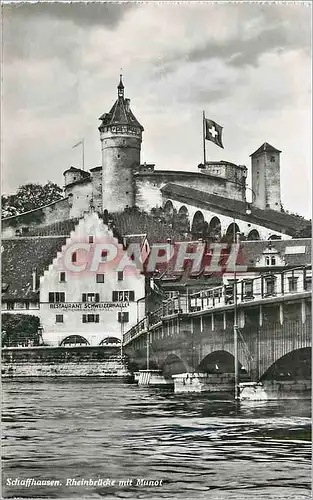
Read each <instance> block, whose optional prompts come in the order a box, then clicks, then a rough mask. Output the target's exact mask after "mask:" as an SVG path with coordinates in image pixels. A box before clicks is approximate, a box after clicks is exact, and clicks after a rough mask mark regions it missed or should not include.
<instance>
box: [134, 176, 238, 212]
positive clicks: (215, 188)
mask: <svg viewBox="0 0 313 500" xmlns="http://www.w3.org/2000/svg"><path fill="white" fill-rule="evenodd" d="M169 182H173V183H175V184H179V185H180V186H186V187H189V188H190V187H191V188H194V189H199V190H201V191H203V192H205V193H208V194H213V193H214V194H217V195H219V196H223V197H230V198H231V199H237V200H241V201H242V200H244V197H245V190H244V189H243V188H241V187H240V186H238V185H236V184H234V183H233V182H228V181H227V180H226V179H223V178H221V177H218V176H216V177H214V176H211V175H208V174H204V173H201V172H183V171H182V172H177V171H165V170H159V171H158V170H155V171H154V172H137V173H135V184H136V193H135V194H136V199H135V204H136V206H138V207H139V208H140V209H141V210H151V208H153V207H156V206H159V207H161V206H162V193H161V191H160V189H161V188H162V187H163V186H165V184H167V183H169Z"/></svg>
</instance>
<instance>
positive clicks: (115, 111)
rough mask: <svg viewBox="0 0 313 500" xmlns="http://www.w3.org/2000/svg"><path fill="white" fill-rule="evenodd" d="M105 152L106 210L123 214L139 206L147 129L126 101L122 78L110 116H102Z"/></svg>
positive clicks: (101, 133)
mask: <svg viewBox="0 0 313 500" xmlns="http://www.w3.org/2000/svg"><path fill="white" fill-rule="evenodd" d="M100 120H101V122H102V123H101V125H100V127H99V131H100V140H101V151H102V207H103V210H108V212H122V211H123V210H124V209H125V208H127V207H133V206H134V205H135V182H134V175H133V174H134V170H135V169H138V167H139V165H140V150H141V141H142V132H143V130H144V129H143V127H142V125H141V124H140V123H139V122H138V120H137V119H136V118H135V116H134V115H133V113H132V111H131V109H130V99H125V98H124V85H123V82H122V75H120V83H119V85H118V87H117V100H116V101H115V103H114V104H113V107H112V109H111V110H110V111H109V113H105V114H103V115H102V116H101V117H100Z"/></svg>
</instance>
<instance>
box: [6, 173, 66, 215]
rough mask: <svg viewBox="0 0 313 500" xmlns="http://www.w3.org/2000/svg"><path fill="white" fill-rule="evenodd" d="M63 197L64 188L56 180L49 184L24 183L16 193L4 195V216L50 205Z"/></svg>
mask: <svg viewBox="0 0 313 500" xmlns="http://www.w3.org/2000/svg"><path fill="white" fill-rule="evenodd" d="M62 197H63V195H62V188H60V187H59V186H58V185H57V184H55V183H54V182H51V181H49V182H47V184H44V185H41V184H32V183H29V184H24V185H23V186H20V187H19V188H18V190H17V192H16V193H15V194H12V195H9V196H2V197H1V201H2V217H10V216H12V215H20V214H23V213H24V212H29V211H30V210H34V209H36V208H40V207H42V206H44V205H48V204H49V203H52V202H54V201H57V200H60V199H61V198H62Z"/></svg>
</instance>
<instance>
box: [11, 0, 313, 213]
mask: <svg viewBox="0 0 313 500" xmlns="http://www.w3.org/2000/svg"><path fill="white" fill-rule="evenodd" d="M47 5H49V8H48V9H47ZM107 5H108V4H101V5H98V6H97V9H98V10H97V9H96V10H94V4H88V6H87V8H86V10H85V11H84V10H82V7H83V8H84V9H85V6H83V5H81V4H79V5H76V4H71V5H68V6H67V7H66V10H64V11H62V9H56V7H58V8H59V7H60V5H59V4H58V5H55V4H34V5H32V6H21V7H18V13H16V11H14V12H13V14H12V11H13V6H12V4H11V5H10V6H6V14H5V20H4V21H5V22H4V47H3V49H4V64H3V149H4V151H3V155H4V156H3V160H4V172H3V189H4V191H5V192H10V191H11V192H12V191H14V190H15V189H16V188H17V186H18V185H19V184H20V183H21V182H26V181H27V180H31V181H38V182H44V181H45V180H47V179H48V178H51V177H52V179H51V180H53V181H56V182H58V183H60V184H62V182H63V179H62V172H63V171H64V170H65V169H66V168H68V167H69V166H70V165H79V164H80V162H81V158H80V153H79V151H78V149H79V148H77V149H76V150H72V145H73V144H75V143H76V142H78V140H79V139H80V138H81V137H84V138H85V153H86V154H85V158H86V167H87V168H91V167H93V166H95V165H99V164H100V161H101V152H100V140H99V132H98V129H97V127H98V125H99V122H98V117H99V116H100V115H101V114H102V113H104V112H106V111H108V110H109V109H110V108H111V106H112V104H113V102H114V100H115V99H116V93H117V90H116V86H117V84H118V79H119V73H120V68H121V67H122V68H123V74H124V83H125V92H126V97H130V98H131V107H132V110H133V111H134V113H135V115H136V116H137V118H138V119H139V121H140V122H141V123H142V124H143V126H144V127H145V132H144V139H143V144H142V161H147V162H153V163H156V165H157V168H162V169H173V170H177V169H183V170H195V169H196V166H197V164H198V163H199V162H200V161H201V156H202V122H201V115H202V110H203V109H205V110H206V112H207V115H208V116H210V117H211V118H212V119H215V120H216V121H217V122H218V123H221V124H222V125H223V126H224V134H225V137H224V139H225V140H224V143H225V150H223V151H221V150H219V149H218V148H216V146H214V145H212V144H208V157H209V158H210V159H221V157H222V159H225V160H229V161H234V162H235V163H236V162H237V163H241V164H247V165H249V161H250V160H249V154H250V153H251V152H252V151H254V150H255V149H257V147H259V146H260V145H261V144H262V143H263V142H265V141H267V142H270V143H272V144H273V146H275V147H277V148H278V149H281V150H283V154H282V172H281V177H282V192H283V202H284V205H285V206H286V208H290V209H294V210H295V211H300V212H302V213H308V212H309V211H310V202H309V196H310V195H309V194H308V189H309V188H308V183H307V182H305V183H301V182H297V181H298V179H299V178H300V177H302V178H304V179H307V177H308V176H309V175H310V161H311V158H310V145H309V144H310V118H309V110H310V74H309V69H310V55H309V52H308V40H309V38H310V36H309V33H310V24H309V16H307V14H308V9H307V8H306V7H305V6H303V5H299V4H297V5H290V4H288V5H285V4H271V5H263V4H260V3H255V4H253V3H250V4H228V3H224V2H220V3H202V2H198V3H193V4H192V3H172V2H169V3H166V2H163V3H162V2H161V3H156V2H153V3H152V2H150V3H138V4H136V5H133V4H131V6H132V7H129V5H128V4H127V5H125V4H121V5H119V4H112V6H113V7H117V8H116V10H114V9H113V11H112V12H113V13H112V12H110V14H109V15H108V16H104V13H105V12H106V7H107ZM109 5H110V6H111V4H109ZM51 6H52V7H51ZM26 7H27V8H28V10H27V9H26ZM19 9H22V10H19ZM23 9H25V10H24V11H23ZM89 9H91V10H89ZM26 10H27V13H26V14H25V16H24V14H23V12H26ZM62 12H64V16H63V14H62ZM84 12H85V13H86V15H87V17H85V15H84V14H83V13H84ZM96 14H97V15H96ZM88 16H89V17H88ZM96 17H97V19H95V18H96ZM104 17H105V20H103V19H104ZM295 165H296V166H297V168H296V170H295Z"/></svg>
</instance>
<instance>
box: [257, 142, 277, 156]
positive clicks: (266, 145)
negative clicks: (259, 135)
mask: <svg viewBox="0 0 313 500" xmlns="http://www.w3.org/2000/svg"><path fill="white" fill-rule="evenodd" d="M264 152H265V153H271V152H273V153H281V151H280V150H279V149H276V148H274V146H271V145H270V144H269V143H268V142H264V143H263V144H262V146H260V147H259V148H258V149H257V150H256V151H254V153H252V154H251V155H250V156H255V155H259V154H261V153H264Z"/></svg>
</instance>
